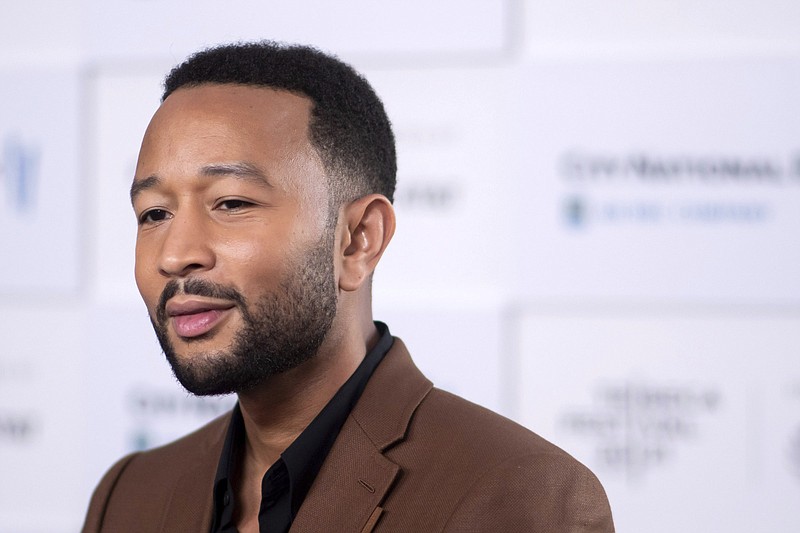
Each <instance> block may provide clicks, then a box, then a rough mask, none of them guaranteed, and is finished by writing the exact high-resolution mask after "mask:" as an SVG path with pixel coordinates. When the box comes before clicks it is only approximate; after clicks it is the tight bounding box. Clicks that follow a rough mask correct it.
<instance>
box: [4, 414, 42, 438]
mask: <svg viewBox="0 0 800 533" xmlns="http://www.w3.org/2000/svg"><path fill="white" fill-rule="evenodd" d="M35 430H36V423H35V421H34V418H33V416H31V415H28V414H25V413H20V412H15V411H6V410H3V411H0V444H4V443H10V444H25V443H26V442H28V441H30V439H31V438H32V437H33V435H34V433H35Z"/></svg>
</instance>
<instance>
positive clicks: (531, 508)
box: [444, 453, 614, 533]
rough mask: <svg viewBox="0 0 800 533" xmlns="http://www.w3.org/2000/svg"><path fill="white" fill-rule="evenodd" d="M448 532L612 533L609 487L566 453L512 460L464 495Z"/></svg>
mask: <svg viewBox="0 0 800 533" xmlns="http://www.w3.org/2000/svg"><path fill="white" fill-rule="evenodd" d="M444 531H447V532H453V533H454V532H475V533H477V532H486V533H488V532H501V531H526V532H528V531H530V532H538V531H541V532H548V533H613V531H614V523H613V520H612V517H611V508H610V506H609V504H608V498H607V497H606V493H605V490H604V489H603V487H602V485H601V484H600V482H599V481H598V479H597V477H595V475H594V474H593V473H592V472H591V471H590V470H589V469H588V468H586V467H585V466H584V465H582V464H581V463H579V462H578V461H576V460H575V459H573V458H572V457H570V456H569V455H567V454H563V453H552V454H551V453H545V454H543V453H537V454H532V455H526V456H522V457H515V458H512V459H508V460H506V461H504V462H503V463H501V464H500V465H498V466H496V467H494V468H492V469H491V470H490V471H488V472H486V473H485V474H484V475H483V476H481V477H480V478H479V480H478V481H476V482H475V483H474V484H473V486H472V487H470V488H469V489H468V490H467V491H466V492H465V494H464V496H463V498H462V499H461V501H460V503H459V505H458V506H457V507H456V509H455V511H454V512H453V514H452V515H451V516H450V518H449V520H448V522H447V525H446V526H445V528H444Z"/></svg>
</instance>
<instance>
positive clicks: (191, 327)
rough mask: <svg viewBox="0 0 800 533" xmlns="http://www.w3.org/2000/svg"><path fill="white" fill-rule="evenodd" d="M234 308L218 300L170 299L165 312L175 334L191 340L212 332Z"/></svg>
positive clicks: (232, 304)
mask: <svg viewBox="0 0 800 533" xmlns="http://www.w3.org/2000/svg"><path fill="white" fill-rule="evenodd" d="M234 307H235V304H234V303H232V302H227V301H220V300H207V299H198V298H190V299H172V300H170V301H169V302H167V305H166V312H167V316H168V317H169V320H170V321H171V322H172V327H173V329H174V330H175V333H176V334H177V335H178V336H179V337H181V338H184V339H191V338H196V337H200V336H201V335H205V334H206V333H208V332H210V331H211V330H213V329H214V328H215V327H216V326H217V325H218V324H220V323H221V322H222V321H223V320H224V319H225V317H226V316H227V315H228V314H230V311H231V309H233V308H234Z"/></svg>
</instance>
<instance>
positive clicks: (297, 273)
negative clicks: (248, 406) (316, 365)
mask: <svg viewBox="0 0 800 533" xmlns="http://www.w3.org/2000/svg"><path fill="white" fill-rule="evenodd" d="M326 233H328V232H326ZM329 233H330V234H329V235H325V236H323V238H322V239H320V241H319V242H317V243H316V244H315V245H314V246H312V247H311V248H309V249H308V250H306V251H305V252H304V253H303V254H302V256H301V257H300V258H296V259H295V260H293V261H291V262H290V264H289V268H288V270H287V272H288V274H287V276H286V278H285V279H283V280H281V282H280V283H279V286H278V288H277V289H276V290H275V291H273V292H270V293H267V294H266V295H264V296H262V297H260V298H259V299H258V300H257V301H255V302H253V303H252V304H250V303H249V302H248V301H247V300H246V299H245V297H244V296H243V295H242V294H241V293H240V292H239V291H237V290H236V289H235V288H233V287H227V286H223V285H218V284H215V283H211V282H208V281H205V280H202V279H200V278H190V279H187V280H185V281H184V283H183V286H182V287H181V284H180V283H179V282H178V281H176V280H170V281H169V282H168V283H167V285H166V287H164V291H163V292H162V294H161V297H160V299H159V303H158V308H157V309H156V318H155V320H154V319H153V318H152V317H151V322H152V323H153V329H155V332H156V336H157V337H158V341H159V343H160V344H161V348H162V350H164V355H165V356H166V358H167V361H168V362H169V364H170V366H171V367H172V372H173V373H174V374H175V377H176V378H177V380H178V381H179V382H180V384H181V385H183V387H184V388H185V389H186V390H187V391H189V392H191V393H192V394H195V395H198V396H216V395H222V394H230V393H232V392H237V393H238V392H244V391H247V390H251V389H253V388H254V387H256V386H258V385H259V384H261V383H263V382H264V381H265V380H266V379H268V378H269V377H271V376H274V375H276V374H280V373H282V372H286V371H287V370H290V369H292V368H295V367H297V366H299V365H301V364H302V363H304V362H306V361H308V360H309V359H311V358H312V357H313V356H314V355H315V354H316V353H317V351H318V350H319V347H320V346H321V345H322V341H323V340H324V339H325V336H326V335H327V333H328V331H329V330H330V328H331V324H332V323H333V318H334V316H335V315H336V306H337V293H336V285H335V278H334V273H333V232H329ZM176 294H189V295H196V296H205V297H209V298H219V299H223V300H229V301H232V302H234V303H235V304H236V307H238V310H239V312H240V313H241V316H242V321H243V326H242V327H241V328H240V330H239V331H238V332H237V333H236V334H235V336H234V338H233V341H232V343H231V345H230V346H229V347H228V348H227V349H224V350H218V351H210V352H204V353H197V354H194V355H192V356H191V357H186V358H180V357H179V356H178V355H177V353H176V351H175V348H174V346H173V345H172V342H171V341H170V339H169V335H168V327H167V325H168V321H169V317H168V316H167V312H166V304H167V301H168V300H169V299H170V298H172V297H173V296H175V295H176ZM211 334H213V333H209V334H207V335H211ZM206 338H207V336H206V335H202V336H200V337H196V338H192V339H189V340H188V341H187V342H189V343H193V342H201V341H202V340H203V339H206Z"/></svg>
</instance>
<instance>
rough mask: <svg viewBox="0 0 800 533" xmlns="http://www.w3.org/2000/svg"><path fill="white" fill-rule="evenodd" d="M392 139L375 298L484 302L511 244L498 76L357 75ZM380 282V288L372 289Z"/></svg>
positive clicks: (494, 290) (506, 75) (497, 286)
mask: <svg viewBox="0 0 800 533" xmlns="http://www.w3.org/2000/svg"><path fill="white" fill-rule="evenodd" d="M367 74H368V77H369V79H370V81H371V82H372V83H373V84H374V85H375V87H376V90H377V92H378V93H379V94H380V95H381V97H382V98H383V100H384V102H385V104H386V107H387V111H388V113H389V115H390V117H391V119H392V121H393V126H394V129H395V132H396V136H397V149H398V160H399V163H398V167H399V168H398V176H397V193H396V197H395V207H396V210H397V218H398V223H397V232H396V234H395V237H394V239H393V241H392V243H391V244H390V246H389V248H388V250H387V252H386V254H385V256H384V258H383V260H382V261H381V265H380V267H379V269H378V271H377V274H376V279H377V280H379V281H378V282H376V283H377V286H378V288H379V289H380V290H381V291H382V292H380V293H379V295H378V298H381V299H387V298H388V299H389V300H390V301H391V300H400V301H408V300H409V299H412V300H413V299H416V300H419V299H423V300H429V299H439V300H451V301H452V300H453V299H456V300H459V301H473V302H475V301H482V300H487V299H488V301H491V299H492V298H494V299H495V300H496V298H497V294H498V293H499V292H500V291H502V289H503V288H504V287H505V286H506V281H507V279H508V275H507V274H508V272H509V269H510V263H509V253H510V252H511V250H510V248H509V247H510V245H511V241H512V239H513V238H514V236H513V235H511V234H510V232H509V231H508V228H509V223H510V220H511V210H510V207H511V205H510V204H511V202H510V200H509V197H508V190H509V188H510V185H511V183H512V182H511V176H510V169H511V168H513V167H511V166H510V165H509V162H508V160H509V156H510V150H509V147H508V138H507V137H508V133H509V132H508V123H509V120H513V119H512V117H513V113H514V112H515V110H514V109H513V108H511V107H510V105H509V103H510V100H509V99H508V98H505V97H504V96H505V94H506V93H507V92H509V91H508V89H507V88H508V86H509V82H510V81H511V80H512V79H513V72H512V71H509V70H507V69H500V68H495V69H442V70H392V71H370V72H368V73H367ZM380 280H386V282H385V283H384V282H382V281H380Z"/></svg>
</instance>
